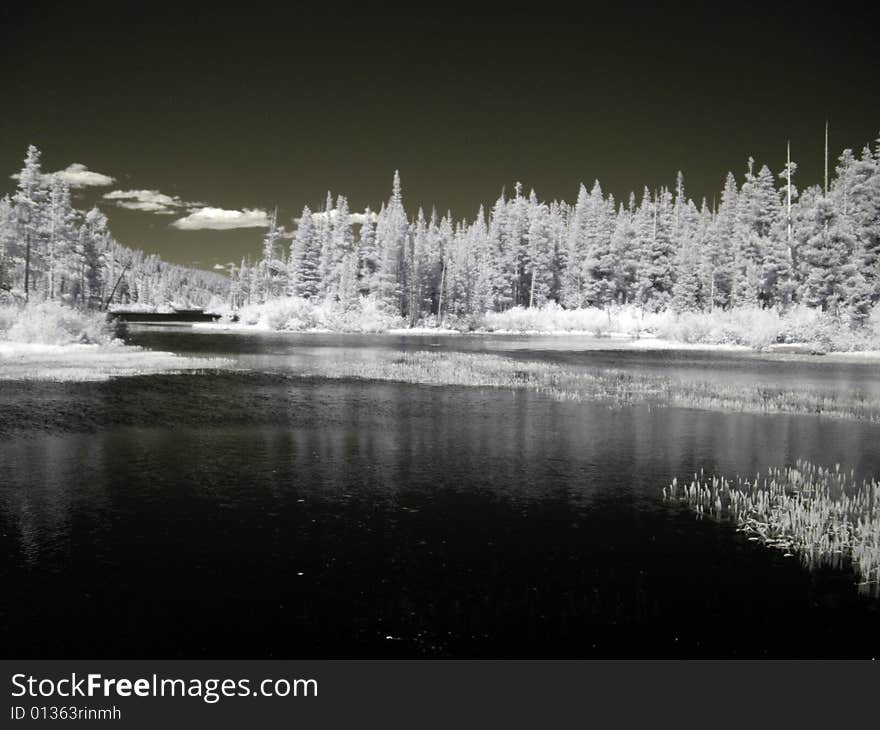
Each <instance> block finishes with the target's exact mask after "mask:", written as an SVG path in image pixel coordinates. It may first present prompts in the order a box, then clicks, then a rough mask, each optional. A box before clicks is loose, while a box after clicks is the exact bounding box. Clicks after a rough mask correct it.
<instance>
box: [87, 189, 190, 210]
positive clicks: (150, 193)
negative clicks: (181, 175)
mask: <svg viewBox="0 0 880 730" xmlns="http://www.w3.org/2000/svg"><path fill="white" fill-rule="evenodd" d="M104 199H105V200H113V201H115V203H116V205H117V206H118V207H120V208H126V209H128V210H141V211H144V212H147V213H157V214H159V215H173V214H175V213H177V212H178V210H177V209H179V208H184V207H187V206H188V205H189V204H188V203H185V202H184V201H182V200H181V199H180V198H178V197H177V196H171V195H165V193H160V192H159V191H158V190H113V191H111V192H109V193H106V194H105V195H104Z"/></svg>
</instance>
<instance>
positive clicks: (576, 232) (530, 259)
mask: <svg viewBox="0 0 880 730" xmlns="http://www.w3.org/2000/svg"><path fill="white" fill-rule="evenodd" d="M733 11H736V12H735V14H733V15H730V14H728V13H733ZM567 12H568V13H570V14H569V15H565V14H555V13H551V12H550V10H549V9H543V10H541V11H540V12H538V10H536V9H532V11H531V12H523V13H520V12H519V11H516V10H513V9H512V8H507V7H506V6H501V5H497V6H496V5H494V4H491V3H490V4H488V5H486V6H485V7H482V8H481V7H476V8H475V7H470V8H467V9H466V10H463V9H461V8H454V7H453V6H452V5H450V6H448V7H443V8H440V7H435V8H432V10H431V11H430V12H428V11H427V10H424V11H422V12H420V13H417V12H416V11H414V10H412V9H411V10H410V11H408V12H407V13H402V14H400V13H392V12H391V11H390V10H377V9H375V8H373V9H368V8H360V9H352V10H344V9H342V8H339V9H336V10H334V9H332V8H324V9H314V12H312V11H310V12H309V13H308V14H303V13H298V12H295V11H294V10H292V9H288V10H282V9H280V8H279V7H273V6H266V7H257V6H252V7H248V8H247V9H243V10H241V11H240V12H238V13H233V12H225V11H221V10H220V9H219V7H215V6H208V5H202V6H201V7H199V8H198V9H197V8H196V6H193V7H188V6H186V5H185V4H183V5H180V4H177V5H174V6H167V7H166V6H162V5H161V4H159V6H156V7H153V6H150V7H149V8H147V7H146V6H142V5H141V4H102V3H88V2H84V3H71V4H52V3H41V2H34V3H26V4H23V5H21V6H20V7H15V8H12V7H10V8H4V9H3V10H0V17H2V23H0V25H2V26H3V43H2V49H0V53H2V56H3V70H4V74H3V77H4V81H3V87H4V94H3V96H4V103H3V113H2V114H0V130H2V134H0V583H2V590H0V646H2V647H3V650H2V651H3V652H4V656H5V658H15V659H35V660H36V659H83V658H105V659H110V658H112V659H126V658H130V659H141V660H142V659H222V658H238V659H403V658H407V659H416V658H418V659H428V658H459V659H484V658H495V659H534V658H555V659H562V658H578V659H587V658H604V659H609V658H613V659H617V658H628V659H648V658H666V659H671V658H687V659H700V658H709V659H737V658H762V659H763V658H846V659H855V658H866V659H869V658H873V657H876V656H877V655H878V653H880V633H878V631H877V626H878V621H880V139H878V137H880V103H878V99H880V96H878V93H880V84H878V80H877V74H876V71H877V69H878V68H880V48H878V44H877V43H876V19H875V18H873V17H872V16H871V15H870V14H868V13H867V12H866V13H865V14H864V15H860V14H859V13H858V12H857V11H856V10H848V11H843V10H840V11H835V13H834V14H833V15H832V17H828V15H827V14H825V13H820V12H819V10H818V9H817V10H815V11H813V10H810V9H809V8H807V7H800V8H799V10H798V11H797V12H792V11H791V10H790V9H789V8H786V7H784V6H780V7H778V8H777V7H774V8H768V7H763V6H757V5H756V6H754V7H748V6H743V7H737V8H733V7H730V8H723V9H722V8H720V7H712V6H710V5H700V6H695V7H688V8H687V9H685V8H684V6H682V7H680V8H676V7H674V6H671V5H670V6H667V7H653V6H652V7H651V8H642V9H635V8H616V7H614V6H613V5H606V4H599V5H595V6H591V7H590V8H589V9H586V8H585V9H583V10H582V11H574V10H571V9H569V10H568V11H567Z"/></svg>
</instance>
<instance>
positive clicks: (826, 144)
mask: <svg viewBox="0 0 880 730" xmlns="http://www.w3.org/2000/svg"><path fill="white" fill-rule="evenodd" d="M824 190H825V195H828V122H827V120H826V122H825V187H824Z"/></svg>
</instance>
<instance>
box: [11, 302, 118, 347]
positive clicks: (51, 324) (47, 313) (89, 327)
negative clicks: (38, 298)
mask: <svg viewBox="0 0 880 730" xmlns="http://www.w3.org/2000/svg"><path fill="white" fill-rule="evenodd" d="M0 336H2V337H3V338H4V339H7V340H11V341H14V342H28V343H39V344H44V345H67V344H71V343H83V344H105V343H108V342H110V341H112V340H113V339H114V336H115V333H114V328H113V325H112V324H111V323H110V322H108V321H107V316H106V315H105V314H104V313H103V312H88V311H80V310H77V309H71V308H70V307H67V306H65V305H63V304H58V303H57V302H40V303H38V304H28V305H25V306H15V305H13V306H7V307H3V308H0Z"/></svg>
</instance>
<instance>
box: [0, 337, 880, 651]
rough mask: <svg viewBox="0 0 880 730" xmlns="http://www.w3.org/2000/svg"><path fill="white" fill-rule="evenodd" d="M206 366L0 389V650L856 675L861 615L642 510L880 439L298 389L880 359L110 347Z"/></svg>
mask: <svg viewBox="0 0 880 730" xmlns="http://www.w3.org/2000/svg"><path fill="white" fill-rule="evenodd" d="M130 341H131V342H133V343H134V344H140V345H143V346H146V347H150V348H154V349H160V350H168V351H172V352H176V353H181V354H186V355H210V356H223V357H228V358H231V359H232V360H233V361H234V363H235V367H234V368H232V369H229V370H222V371H216V372H210V373H203V374H184V375H172V374H169V375H151V376H143V377H134V378H120V379H116V380H111V381H109V382H92V383H51V382H0V582H2V597H0V632H2V633H0V642H2V645H3V647H4V653H5V654H6V655H7V656H9V657H26V658H50V657H51V658H65V657H120V656H132V657H137V658H151V657H156V658H158V657H188V658H197V657H214V658H219V657H225V658H229V657H236V658H243V657H254V658H268V657H279V658H307V657H312V658H331V657H655V656H662V657H800V656H806V657H820V656H822V657H825V656H837V657H872V656H877V655H878V653H880V635H878V631H877V625H878V624H877V622H878V619H880V601H878V600H876V599H872V598H870V597H867V596H865V595H862V594H861V593H859V591H858V590H857V588H856V586H855V582H856V580H855V576H854V575H853V574H852V573H851V572H850V571H849V570H847V569H846V568H842V569H836V570H835V569H831V568H823V569H820V570H816V571H808V570H807V569H805V568H804V567H803V566H802V565H801V563H800V561H799V560H797V559H792V558H786V557H784V556H783V554H782V553H781V552H780V551H776V550H771V549H767V548H766V547H762V546H761V545H759V544H757V543H755V542H749V541H748V540H747V539H746V538H745V537H744V536H743V535H742V534H741V533H737V532H736V531H735V529H734V527H733V526H732V525H729V524H719V523H716V522H713V521H712V520H709V519H702V520H700V519H697V518H696V516H695V515H694V514H693V513H692V512H690V511H689V510H688V509H687V508H685V507H683V506H679V505H674V504H669V503H666V502H664V501H662V499H661V493H660V492H661V489H662V488H663V487H664V486H666V485H667V484H668V483H669V482H670V481H671V479H672V478H673V477H678V478H679V480H682V479H689V478H690V477H691V476H692V474H693V473H694V472H695V471H698V470H699V469H701V468H702V469H704V470H705V471H706V472H710V473H711V472H715V473H718V474H723V475H725V476H734V475H736V474H741V475H744V474H754V473H755V472H757V471H764V470H766V468H767V467H769V466H782V465H785V464H791V463H793V462H794V461H795V460H796V459H798V458H806V459H809V460H811V461H813V462H815V463H818V464H823V465H831V466H833V465H834V464H835V463H839V464H840V465H841V466H842V467H843V468H846V469H850V468H852V469H854V470H855V472H856V474H857V475H860V476H863V477H870V476H877V475H880V438H878V436H880V425H878V424H871V423H866V422H861V421H847V420H836V419H831V418H827V417H822V416H814V415H762V414H743V413H723V412H712V411H701V410H692V409H685V408H658V407H652V406H649V405H647V404H638V405H631V406H625V407H616V408H611V407H608V406H607V405H603V404H600V403H591V402H564V401H558V400H554V399H553V398H551V397H550V396H548V395H545V394H542V393H538V392H534V391H530V390H525V389H523V390H509V389H495V388H474V387H464V386H444V387H437V386H427V385H411V384H402V383H393V382H364V381H358V380H354V379H338V378H337V379H326V378H323V377H321V368H322V366H327V364H329V363H335V362H339V361H340V360H367V361H370V362H382V361H383V360H385V359H390V358H394V357H396V356H398V355H399V354H400V353H401V352H412V351H417V350H423V349H425V350H431V351H434V352H445V351H467V352H485V353H492V354H495V355H503V356H506V357H514V358H524V359H528V360H545V361H548V362H553V363H562V364H565V365H566V366H568V367H571V368H592V369H596V368H603V367H613V368H616V369H623V370H627V371H632V372H633V373H641V374H645V373H647V374H661V375H665V376H667V377H670V378H675V379H681V380H706V381H710V382H719V383H737V384H740V385H746V386H750V385H752V384H753V385H754V386H755V387H766V386H774V385H776V386H781V385H784V386H785V387H798V388H803V389H821V390H824V391H829V390H830V391H837V392H840V393H846V392H850V391H852V390H854V389H858V390H861V391H864V392H867V393H871V394H878V393H880V368H878V366H877V365H876V364H873V363H869V362H865V363H841V362H834V361H830V360H823V359H822V358H807V357H779V356H777V357H770V356H759V355H755V354H749V353H703V352H674V351H647V352H640V351H630V350H627V351H621V350H614V349H608V344H607V342H606V343H603V342H602V341H596V340H589V339H587V338H577V337H525V336H523V337H501V336H443V337H407V336H392V335H384V336H355V335H351V336H347V335H329V334H328V335H323V334H309V335H288V334H259V333H246V334H240V333H227V332H214V331H199V330H190V329H188V328H171V327H168V328H163V327H158V328H133V330H132V332H131V334H130Z"/></svg>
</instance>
